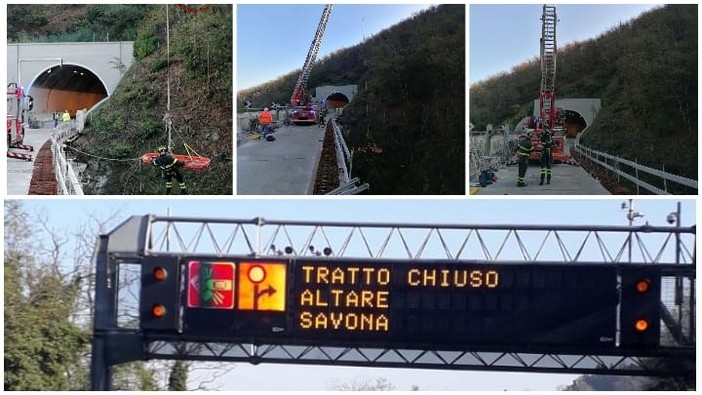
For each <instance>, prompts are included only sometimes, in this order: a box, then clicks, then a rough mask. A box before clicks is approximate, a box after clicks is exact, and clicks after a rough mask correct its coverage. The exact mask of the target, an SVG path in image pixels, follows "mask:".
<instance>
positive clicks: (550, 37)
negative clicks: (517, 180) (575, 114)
mask: <svg viewBox="0 0 702 395" xmlns="http://www.w3.org/2000/svg"><path fill="white" fill-rule="evenodd" d="M556 22H558V18H557V16H556V6H555V5H544V6H543V13H542V15H541V53H540V55H541V92H540V94H539V105H540V110H539V119H540V123H539V124H538V125H537V127H536V130H535V134H536V135H535V136H533V137H532V144H533V145H534V147H535V148H536V149H535V150H534V152H533V153H532V155H531V157H530V159H534V160H538V159H539V158H540V156H541V150H542V147H541V130H542V127H543V126H544V125H545V124H546V123H547V124H548V126H549V128H550V129H551V132H552V134H553V141H554V142H555V144H556V146H555V147H554V148H553V151H552V155H553V160H554V162H567V161H568V160H569V159H570V154H569V153H567V152H565V149H564V147H565V140H564V135H565V127H564V125H563V122H562V120H561V118H560V116H559V111H558V108H557V107H556V91H555V85H556V54H557V52H558V48H557V45H556Z"/></svg>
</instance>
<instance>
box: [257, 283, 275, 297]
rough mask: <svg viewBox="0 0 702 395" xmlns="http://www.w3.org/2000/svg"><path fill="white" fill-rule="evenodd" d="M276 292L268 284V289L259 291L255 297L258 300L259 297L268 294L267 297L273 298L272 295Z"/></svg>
mask: <svg viewBox="0 0 702 395" xmlns="http://www.w3.org/2000/svg"><path fill="white" fill-rule="evenodd" d="M276 291H277V290H276V289H275V288H273V286H272V285H270V284H268V288H266V289H263V290H261V291H259V292H258V294H257V295H256V297H259V298H260V297H261V296H263V295H265V294H268V296H273V294H274V293H276Z"/></svg>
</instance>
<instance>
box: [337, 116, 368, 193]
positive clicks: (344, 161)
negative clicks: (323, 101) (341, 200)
mask: <svg viewBox="0 0 702 395" xmlns="http://www.w3.org/2000/svg"><path fill="white" fill-rule="evenodd" d="M329 122H331V124H332V131H333V133H334V147H335V148H336V164H337V167H338V168H339V185H340V186H339V187H338V188H336V189H334V190H332V191H330V192H329V193H327V195H356V194H359V193H361V192H363V191H365V190H367V189H369V188H370V185H368V183H364V184H361V185H358V182H359V179H358V178H353V179H352V178H351V169H353V152H351V151H350V150H349V147H348V146H347V145H346V141H344V136H343V134H342V133H341V127H339V125H338V124H337V123H336V119H334V118H332V119H331V120H330V121H329Z"/></svg>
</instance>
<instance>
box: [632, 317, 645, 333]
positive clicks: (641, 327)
mask: <svg viewBox="0 0 702 395" xmlns="http://www.w3.org/2000/svg"><path fill="white" fill-rule="evenodd" d="M634 328H636V331H637V332H645V331H646V329H648V321H647V320H644V319H638V320H636V323H635V324H634Z"/></svg>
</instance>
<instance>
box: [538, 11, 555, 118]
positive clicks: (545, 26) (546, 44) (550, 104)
mask: <svg viewBox="0 0 702 395" xmlns="http://www.w3.org/2000/svg"><path fill="white" fill-rule="evenodd" d="M556 22H557V18H556V6H549V5H544V9H543V15H542V16H541V95H540V98H541V117H542V118H543V119H548V120H549V123H550V124H551V125H553V122H555V120H556V105H555V103H554V98H555V91H554V86H555V83H556V52H557V48H556Z"/></svg>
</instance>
